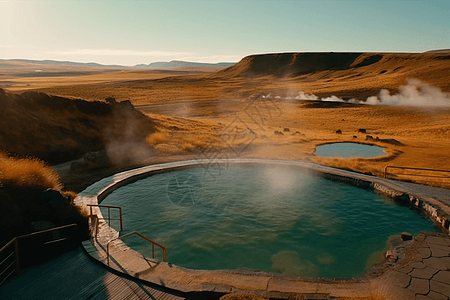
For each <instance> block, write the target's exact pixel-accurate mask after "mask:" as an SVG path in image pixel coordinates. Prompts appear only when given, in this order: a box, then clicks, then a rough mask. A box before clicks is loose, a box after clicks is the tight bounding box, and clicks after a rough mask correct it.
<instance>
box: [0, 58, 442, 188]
mask: <svg viewBox="0 0 450 300" xmlns="http://www.w3.org/2000/svg"><path fill="white" fill-rule="evenodd" d="M96 72H97V73H95V74H89V75H80V76H59V77H58V76H52V77H23V76H22V77H20V76H14V74H12V75H11V76H9V77H8V76H7V75H8V74H6V75H5V74H4V75H3V76H2V77H1V80H2V81H3V82H8V84H9V85H8V86H3V88H4V89H5V90H6V91H7V92H14V93H20V92H22V91H26V90H34V91H39V92H45V93H48V94H50V95H57V96H62V97H67V98H72V99H73V98H81V99H85V100H88V101H94V100H99V101H103V100H104V99H105V98H107V97H115V98H116V99H117V100H130V101H131V103H132V104H133V105H135V106H138V107H139V106H140V107H139V108H140V109H141V110H142V111H143V112H144V113H145V114H146V115H147V116H148V117H149V118H151V119H152V120H153V121H154V122H155V124H156V128H157V130H158V132H156V133H153V135H152V134H151V133H149V134H148V137H147V142H148V144H149V145H150V146H151V147H152V148H153V149H154V150H155V152H154V154H153V155H155V156H156V155H160V156H170V155H181V157H183V155H185V156H186V157H187V156H189V157H198V158H210V157H212V156H211V151H210V150H211V149H215V153H216V155H217V153H219V152H220V155H221V156H222V157H224V156H226V157H233V156H234V157H236V156H241V157H242V156H245V157H269V158H278V159H306V160H310V161H313V162H316V163H319V164H324V165H329V166H334V167H338V168H344V169H349V170H354V171H357V172H363V173H371V174H374V175H376V176H383V175H384V169H385V167H386V166H388V165H393V166H405V167H414V168H429V169H442V170H450V151H449V150H448V149H450V103H448V99H449V98H448V97H449V96H448V93H449V92H450V85H449V83H448V82H449V78H450V55H449V53H423V54H420V53H416V54H404V53H285V54H267V55H255V56H249V57H246V58H244V59H243V60H242V61H241V62H239V63H238V64H236V65H234V66H232V67H229V68H227V69H223V70H220V71H218V72H213V71H212V70H207V69H203V70H193V69H191V70H172V71H167V70H164V71H163V70H159V71H158V70H152V71H135V70H122V71H121V70H115V71H111V70H107V71H103V72H100V71H98V70H96ZM409 79H418V80H420V81H421V82H422V83H414V82H413V83H411V82H409V81H408V80H409ZM0 84H1V82H0ZM402 86H409V87H407V88H403V89H404V90H403V91H402ZM411 86H412V88H413V89H416V90H413V91H412V92H413V93H412V94H411ZM0 87H1V85H0ZM382 89H387V90H388V91H389V93H390V95H393V94H396V93H404V95H406V94H408V93H410V95H407V96H408V97H406V100H402V101H404V102H402V105H365V104H352V103H345V102H342V101H340V102H327V101H301V100H298V99H295V98H296V97H297V98H305V97H310V96H311V95H310V94H314V95H316V96H317V97H318V99H319V100H320V98H327V97H331V96H332V95H334V96H337V97H339V98H342V99H344V100H349V99H356V100H359V101H365V100H366V99H367V98H368V97H371V96H377V95H379V92H380V90H382ZM302 92H303V93H306V96H305V94H302ZM414 92H415V93H416V94H414ZM262 93H264V94H265V95H270V97H267V98H263V97H261V95H262ZM417 93H419V95H417ZM420 93H425V94H426V93H429V94H430V95H428V98H430V97H431V98H433V99H434V98H439V97H441V98H442V97H443V98H444V100H442V99H441V102H440V103H439V104H436V103H434V105H433V103H431V104H432V105H431V106H430V105H428V104H430V103H426V102H425V103H424V102H423V101H424V100H423V99H422V100H421V101H422V102H420V103H419V104H420V106H411V104H414V103H415V102H414V101H415V100H414V99H415V98H414V97H416V96H419V97H420V96H421V95H420ZM379 97H380V98H381V96H379ZM433 99H432V100H433ZM432 100H429V99H428V100H425V101H432ZM408 101H410V102H408ZM442 101H444V105H443V104H442V103H443V102H442ZM445 101H447V103H445ZM413 102H414V103H413ZM416 104H417V103H416ZM285 128H289V131H287V130H286V129H285ZM338 129H339V130H341V131H342V134H337V133H336V131H337V130H338ZM358 129H366V133H360V132H358ZM285 130H286V131H285ZM276 131H278V132H281V133H282V134H277V133H275V132H276ZM366 135H371V136H373V138H374V139H373V140H366ZM377 137H378V138H379V140H377V139H376V138H377ZM384 139H395V140H396V141H398V142H400V143H401V144H398V145H394V144H390V143H386V142H384V141H383V140H384ZM344 141H350V142H358V143H366V144H372V145H377V146H381V147H383V148H384V149H385V150H386V152H387V153H388V156H386V157H381V158H374V159H358V158H356V159H336V158H333V159H332V158H320V157H316V156H315V155H314V154H313V153H314V151H315V147H316V146H317V145H320V144H324V143H331V142H344ZM217 149H219V150H220V151H216V150H217ZM241 150H245V151H241ZM208 155H209V156H208ZM417 174H419V173H417ZM443 176H448V175H443ZM403 179H410V180H413V181H414V180H418V179H419V177H417V176H415V177H414V176H413V177H411V178H405V177H403ZM422 179H424V178H422ZM425 179H426V178H425ZM448 181H450V180H444V182H441V183H431V182H428V184H433V185H439V186H447V183H446V182H448Z"/></svg>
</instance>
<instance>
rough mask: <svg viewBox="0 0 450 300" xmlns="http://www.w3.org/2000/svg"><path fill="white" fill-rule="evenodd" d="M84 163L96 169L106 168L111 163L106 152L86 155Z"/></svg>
mask: <svg viewBox="0 0 450 300" xmlns="http://www.w3.org/2000/svg"><path fill="white" fill-rule="evenodd" d="M83 162H84V163H85V164H88V165H90V166H91V167H94V168H105V167H108V166H109V163H110V162H109V157H108V154H107V153H106V150H101V151H96V152H88V153H86V154H85V155H84V156H83Z"/></svg>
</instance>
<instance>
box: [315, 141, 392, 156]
mask: <svg viewBox="0 0 450 300" xmlns="http://www.w3.org/2000/svg"><path fill="white" fill-rule="evenodd" d="M314 154H315V155H317V156H322V157H339V158H356V157H361V158H373V157H380V156H386V155H387V153H386V152H385V151H384V150H383V148H381V147H377V146H371V145H363V144H358V143H333V144H325V145H320V146H317V147H316V152H314Z"/></svg>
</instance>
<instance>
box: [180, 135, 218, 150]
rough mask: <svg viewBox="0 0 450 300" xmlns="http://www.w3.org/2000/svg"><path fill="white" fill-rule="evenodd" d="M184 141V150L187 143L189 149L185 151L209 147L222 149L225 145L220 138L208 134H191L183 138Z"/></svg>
mask: <svg viewBox="0 0 450 300" xmlns="http://www.w3.org/2000/svg"><path fill="white" fill-rule="evenodd" d="M182 143H183V144H182V145H183V146H182V148H183V150H185V147H184V145H185V144H186V148H187V149H186V150H185V151H190V150H193V149H207V148H216V149H220V148H224V147H225V145H224V143H223V142H222V141H221V140H220V139H219V138H217V137H215V136H213V135H208V134H197V135H189V136H187V137H185V138H184V139H183V141H182ZM188 145H190V146H188ZM191 147H192V148H191Z"/></svg>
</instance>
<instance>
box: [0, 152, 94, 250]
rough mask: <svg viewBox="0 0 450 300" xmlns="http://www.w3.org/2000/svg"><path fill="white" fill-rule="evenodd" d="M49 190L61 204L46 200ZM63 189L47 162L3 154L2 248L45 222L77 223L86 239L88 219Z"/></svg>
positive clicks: (0, 166)
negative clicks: (34, 225) (57, 197)
mask: <svg viewBox="0 0 450 300" xmlns="http://www.w3.org/2000/svg"><path fill="white" fill-rule="evenodd" d="M47 189H51V190H53V191H55V192H54V193H55V194H56V195H59V201H58V202H55V198H53V202H52V200H50V201H48V200H49V199H47V198H45V196H43V195H44V192H45V191H46V190H47ZM62 189H63V185H62V183H61V180H60V177H59V174H58V173H57V172H56V171H55V170H53V169H52V168H50V167H49V166H48V165H46V164H45V163H44V162H43V161H41V160H38V159H35V158H20V159H19V158H13V157H9V156H8V155H6V153H4V152H1V151H0V246H2V245H4V244H6V243H7V242H8V241H9V240H11V239H12V238H13V237H15V236H19V235H23V234H27V233H31V232H33V231H34V230H35V229H34V228H33V222H42V221H46V222H51V223H52V224H53V225H54V226H63V225H68V224H71V223H77V224H78V229H79V233H80V236H81V237H82V238H86V237H87V233H88V224H87V215H86V213H85V212H84V211H82V210H81V209H80V208H79V207H77V206H75V205H73V202H72V201H73V200H74V199H75V197H76V194H75V193H73V192H70V191H67V192H63V191H62ZM58 192H59V193H58ZM55 194H53V195H55Z"/></svg>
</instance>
